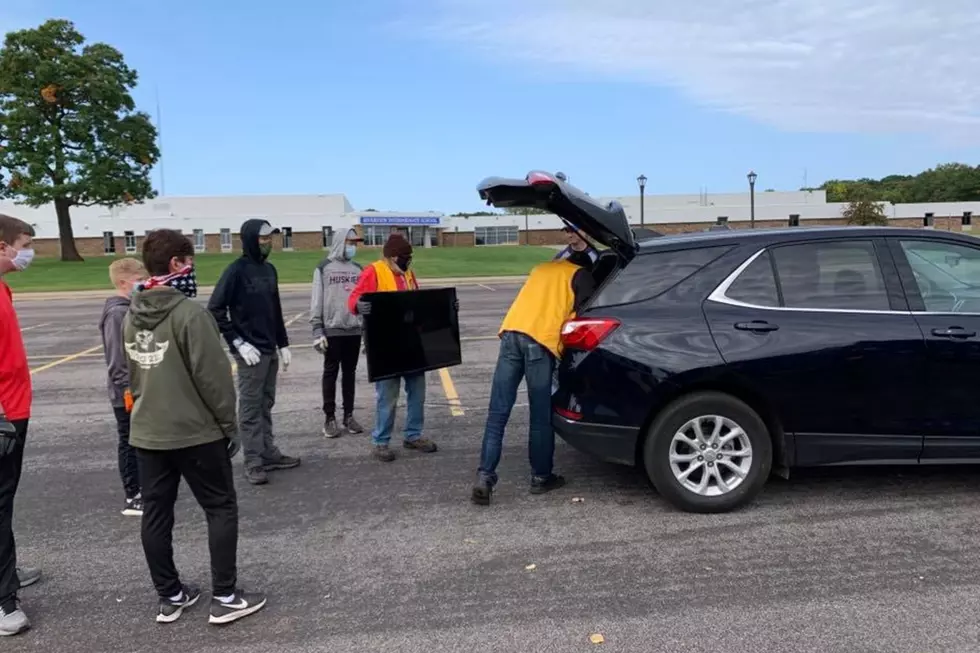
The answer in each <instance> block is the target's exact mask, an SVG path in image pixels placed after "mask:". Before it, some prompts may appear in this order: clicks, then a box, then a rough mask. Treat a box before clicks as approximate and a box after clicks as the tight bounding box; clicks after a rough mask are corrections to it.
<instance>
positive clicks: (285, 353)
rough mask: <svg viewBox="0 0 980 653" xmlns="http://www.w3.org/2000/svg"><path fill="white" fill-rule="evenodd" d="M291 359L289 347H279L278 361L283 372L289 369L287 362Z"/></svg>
mask: <svg viewBox="0 0 980 653" xmlns="http://www.w3.org/2000/svg"><path fill="white" fill-rule="evenodd" d="M292 360H293V354H292V352H290V351H289V347H282V348H280V349H279V362H281V363H282V369H283V371H284V372H285V371H286V370H288V369H289V363H291V362H292Z"/></svg>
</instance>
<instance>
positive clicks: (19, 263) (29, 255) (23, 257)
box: [14, 249, 34, 272]
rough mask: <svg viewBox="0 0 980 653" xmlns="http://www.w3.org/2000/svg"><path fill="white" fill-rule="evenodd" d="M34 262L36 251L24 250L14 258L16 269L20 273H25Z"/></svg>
mask: <svg viewBox="0 0 980 653" xmlns="http://www.w3.org/2000/svg"><path fill="white" fill-rule="evenodd" d="M33 260H34V250H33V249H22V250H19V251H18V252H17V256H15V257H14V267H15V268H17V269H18V270H19V271H21V272H23V271H24V270H26V269H27V266H29V265H30V264H31V261H33Z"/></svg>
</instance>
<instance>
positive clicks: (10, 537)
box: [0, 419, 28, 605]
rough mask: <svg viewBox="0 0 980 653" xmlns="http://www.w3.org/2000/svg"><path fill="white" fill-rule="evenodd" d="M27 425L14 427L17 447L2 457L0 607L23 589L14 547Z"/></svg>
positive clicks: (0, 477)
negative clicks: (18, 574)
mask: <svg viewBox="0 0 980 653" xmlns="http://www.w3.org/2000/svg"><path fill="white" fill-rule="evenodd" d="M27 422H28V420H26V419H22V420H17V421H16V422H14V423H13V424H14V427H15V428H16V429H17V435H16V437H17V446H16V447H15V448H14V450H13V451H12V452H10V453H9V454H8V455H6V456H0V605H3V604H5V603H9V602H10V601H11V600H13V599H14V598H16V597H17V590H18V589H20V581H19V580H18V579H17V548H16V546H15V545H14V496H15V495H16V494H17V486H18V485H20V472H21V469H22V468H23V465H24V444H25V442H26V440H27Z"/></svg>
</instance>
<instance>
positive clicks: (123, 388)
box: [99, 258, 147, 517]
mask: <svg viewBox="0 0 980 653" xmlns="http://www.w3.org/2000/svg"><path fill="white" fill-rule="evenodd" d="M146 277H147V274H146V268H145V267H143V264H142V263H141V262H140V261H138V260H137V259H135V258H121V259H119V260H116V261H113V262H112V265H110V266H109V280H110V281H111V282H112V285H113V286H115V288H116V294H115V295H113V296H112V297H110V298H109V299H107V300H106V302H105V307H104V308H103V309H102V320H101V321H100V322H99V331H100V332H101V333H102V349H103V352H104V353H105V364H106V368H107V370H108V377H109V378H108V382H107V384H106V385H107V388H108V390H109V404H110V405H111V406H112V412H113V413H114V414H115V417H116V431H117V432H118V434H119V446H118V450H119V476H120V477H121V478H122V484H123V491H124V492H125V493H126V503H125V504H124V506H123V510H122V514H124V515H130V516H137V517H138V516H141V515H142V514H143V497H142V496H141V494H140V478H139V469H138V466H137V462H136V451H135V450H134V449H133V448H132V447H131V446H129V414H130V412H131V411H132V409H133V393H132V392H131V391H130V389H129V364H128V362H127V360H126V351H125V348H124V347H123V338H122V329H123V318H125V317H126V313H127V312H128V311H129V303H130V297H131V296H132V294H133V290H134V289H135V288H136V286H137V284H139V283H140V282H142V281H145V280H146Z"/></svg>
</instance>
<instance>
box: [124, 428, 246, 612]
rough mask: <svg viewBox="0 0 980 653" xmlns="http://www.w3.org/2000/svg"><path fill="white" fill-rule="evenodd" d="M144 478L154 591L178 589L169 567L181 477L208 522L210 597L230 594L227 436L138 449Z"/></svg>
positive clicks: (232, 524) (233, 560)
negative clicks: (181, 445) (185, 445)
mask: <svg viewBox="0 0 980 653" xmlns="http://www.w3.org/2000/svg"><path fill="white" fill-rule="evenodd" d="M136 453H137V456H138V458H139V467H140V478H141V479H143V528H142V536H143V553H144V554H146V562H147V564H148V565H149V567H150V576H151V577H152V578H153V585H154V587H155V588H156V591H157V594H159V595H160V596H161V597H170V596H176V595H177V594H179V593H180V591H181V582H180V576H179V574H178V573H177V567H176V566H175V565H174V547H173V530H174V504H175V503H176V502H177V488H178V487H179V486H180V479H181V477H183V478H184V480H185V481H187V485H188V486H189V487H190V489H191V492H192V493H193V494H194V498H195V499H197V503H198V505H200V506H201V508H203V509H204V514H205V516H206V517H207V520H208V548H209V549H210V551H211V584H212V588H213V590H214V595H215V596H228V595H229V594H232V593H234V591H235V585H236V583H237V582H238V569H237V566H236V564H237V559H238V499H237V496H236V495H235V482H234V478H233V476H232V471H231V458H229V457H228V440H226V439H224V438H222V439H221V440H218V441H217V442H211V443H210V444H202V445H198V446H196V447H188V448H187V449H175V450H172V451H150V450H148V449H137V450H136Z"/></svg>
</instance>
